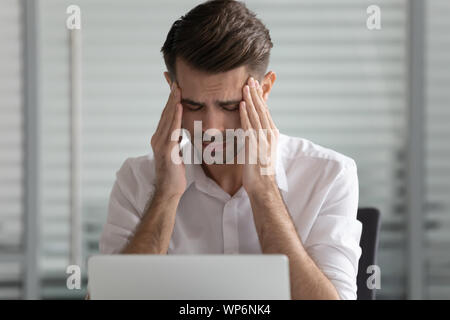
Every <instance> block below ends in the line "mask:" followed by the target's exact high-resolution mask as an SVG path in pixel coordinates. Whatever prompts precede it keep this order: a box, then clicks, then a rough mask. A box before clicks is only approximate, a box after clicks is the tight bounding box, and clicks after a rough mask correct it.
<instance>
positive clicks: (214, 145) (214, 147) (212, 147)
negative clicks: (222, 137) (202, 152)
mask: <svg viewBox="0 0 450 320" xmlns="http://www.w3.org/2000/svg"><path fill="white" fill-rule="evenodd" d="M207 146H210V147H209V148H210V150H214V151H222V150H223V143H217V142H203V148H206V147H207Z"/></svg>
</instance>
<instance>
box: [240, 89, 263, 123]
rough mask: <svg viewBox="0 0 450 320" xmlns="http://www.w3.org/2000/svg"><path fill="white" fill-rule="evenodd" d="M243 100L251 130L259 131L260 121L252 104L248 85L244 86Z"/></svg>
mask: <svg viewBox="0 0 450 320" xmlns="http://www.w3.org/2000/svg"><path fill="white" fill-rule="evenodd" d="M244 100H245V106H246V109H247V114H248V118H249V119H250V123H251V125H252V128H253V129H255V130H258V131H259V129H261V121H260V120H259V116H258V113H257V112H256V109H255V106H254V104H253V101H252V96H251V93H250V87H249V86H248V85H245V86H244Z"/></svg>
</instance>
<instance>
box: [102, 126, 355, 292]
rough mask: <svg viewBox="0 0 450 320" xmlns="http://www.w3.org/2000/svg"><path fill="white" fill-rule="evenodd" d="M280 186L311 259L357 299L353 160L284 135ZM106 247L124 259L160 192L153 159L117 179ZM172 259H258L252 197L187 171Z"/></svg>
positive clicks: (197, 169)
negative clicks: (154, 196)
mask: <svg viewBox="0 0 450 320" xmlns="http://www.w3.org/2000/svg"><path fill="white" fill-rule="evenodd" d="M277 150H278V151H277V159H278V160H277V162H276V164H277V166H276V170H275V174H276V181H277V184H278V187H279V189H280V192H281V194H282V196H283V199H284V201H285V203H286V205H287V207H288V209H289V213H290V215H291V216H292V220H293V222H294V224H295V226H296V230H297V232H298V235H299V237H300V239H301V241H302V243H303V246H304V247H305V249H306V251H307V252H308V254H309V255H310V257H311V258H312V259H313V260H314V261H315V263H316V264H317V266H318V267H319V268H320V269H321V270H322V272H323V273H324V274H325V275H326V276H327V277H328V279H330V281H331V282H332V283H333V284H334V286H335V287H336V289H337V291H338V293H339V295H340V297H341V299H356V289H357V287H356V276H357V272H358V261H359V257H360V255H361V248H360V247H359V241H360V237H361V231H362V225H361V223H360V222H359V221H358V220H357V219H356V213H357V208H358V197H359V188H358V176H357V168H356V163H355V161H354V160H353V159H351V158H349V157H347V156H345V155H342V154H340V153H338V152H336V151H333V150H331V149H328V148H324V147H322V146H319V145H317V144H314V143H313V142H311V141H309V140H306V139H303V138H296V137H290V136H286V135H283V134H281V133H280V136H279V142H278V149H277ZM116 177H117V179H116V181H115V183H114V186H113V188H112V191H111V195H110V202H109V209H108V217H107V221H106V224H105V226H104V228H103V232H102V235H101V239H100V243H99V247H100V252H101V253H103V254H112V253H119V252H120V251H121V250H122V248H123V247H124V246H125V245H126V244H127V243H128V241H129V240H130V239H131V237H132V236H133V234H134V231H135V230H136V227H137V226H138V224H139V222H140V220H141V219H142V216H143V214H144V210H145V208H146V205H147V203H148V201H149V199H150V198H151V197H152V194H153V191H154V185H153V183H154V180H155V167H154V158H153V155H152V153H150V154H148V155H144V156H140V157H136V158H128V159H127V160H126V161H125V162H124V164H123V165H122V167H121V168H120V169H119V170H118V171H117V173H116ZM186 180H187V186H186V190H185V192H184V194H183V196H182V197H181V199H180V202H179V205H178V208H177V212H176V218H175V225H174V229H173V234H172V238H171V240H170V246H169V250H168V254H217V253H224V254H239V253H242V254H257V253H261V246H260V243H259V240H258V235H257V232H256V228H255V224H254V220H253V213H252V209H251V206H250V201H249V198H248V195H247V193H246V191H245V189H244V188H243V187H241V188H240V189H239V191H238V192H237V193H236V194H235V195H233V196H232V197H231V196H230V195H229V194H228V193H226V192H225V191H224V190H223V189H222V188H220V187H219V185H218V184H217V183H216V182H215V181H214V180H212V179H210V178H208V177H207V176H206V175H205V173H204V171H203V169H202V168H201V165H199V164H189V165H186Z"/></svg>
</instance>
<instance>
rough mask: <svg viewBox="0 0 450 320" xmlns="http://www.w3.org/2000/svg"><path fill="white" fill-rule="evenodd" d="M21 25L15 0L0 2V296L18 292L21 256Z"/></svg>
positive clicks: (15, 295)
mask: <svg viewBox="0 0 450 320" xmlns="http://www.w3.org/2000/svg"><path fill="white" fill-rule="evenodd" d="M21 32H22V27H21V10H20V5H19V1H1V2H0V44H1V45H0V299H6V298H19V297H20V295H21V286H22V284H21V267H22V265H21V259H22V258H23V250H22V235H23V223H22V217H23V203H22V198H23V133H22V125H23V106H22V65H23V64H22V43H21V41H22V34H21Z"/></svg>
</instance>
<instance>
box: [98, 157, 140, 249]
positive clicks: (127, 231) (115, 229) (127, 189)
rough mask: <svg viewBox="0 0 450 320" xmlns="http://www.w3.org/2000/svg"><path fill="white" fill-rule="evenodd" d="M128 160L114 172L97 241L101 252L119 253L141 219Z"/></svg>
mask: <svg viewBox="0 0 450 320" xmlns="http://www.w3.org/2000/svg"><path fill="white" fill-rule="evenodd" d="M130 161H131V159H127V160H126V161H125V162H124V164H123V165H122V167H121V168H120V169H119V171H118V172H117V173H116V181H115V182H114V185H113V188H112V190H111V193H110V198H109V204H108V215H107V218H106V223H105V225H104V227H103V231H102V234H101V237H100V242H99V250H100V253H102V254H114V253H120V252H121V251H122V249H123V248H124V247H125V246H126V245H127V244H128V242H129V240H130V239H131V237H132V236H133V235H134V232H135V230H136V227H137V225H138V224H139V222H140V220H141V215H140V210H139V206H138V205H137V204H136V194H137V191H138V188H139V186H138V183H137V179H136V176H135V175H134V173H133V170H132V167H131V164H130Z"/></svg>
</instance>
